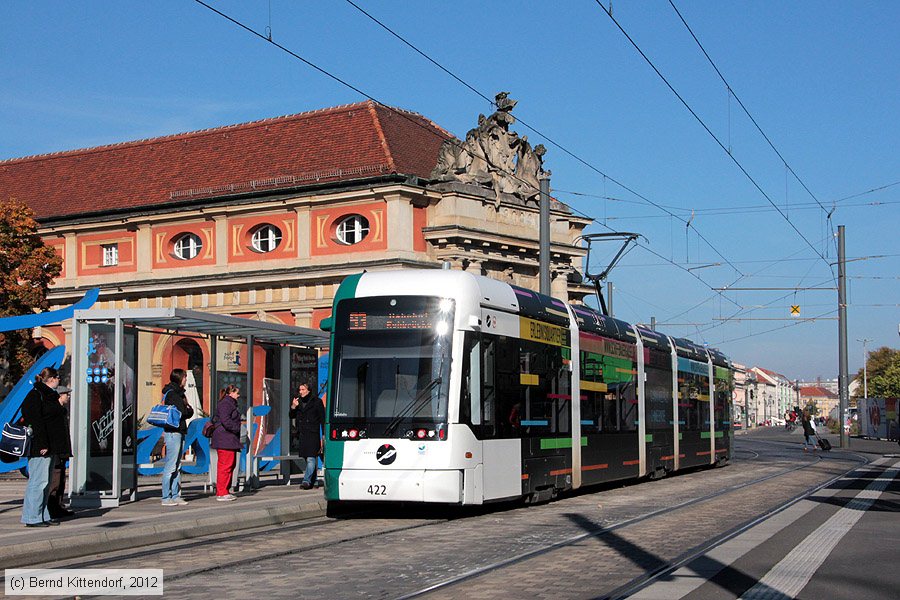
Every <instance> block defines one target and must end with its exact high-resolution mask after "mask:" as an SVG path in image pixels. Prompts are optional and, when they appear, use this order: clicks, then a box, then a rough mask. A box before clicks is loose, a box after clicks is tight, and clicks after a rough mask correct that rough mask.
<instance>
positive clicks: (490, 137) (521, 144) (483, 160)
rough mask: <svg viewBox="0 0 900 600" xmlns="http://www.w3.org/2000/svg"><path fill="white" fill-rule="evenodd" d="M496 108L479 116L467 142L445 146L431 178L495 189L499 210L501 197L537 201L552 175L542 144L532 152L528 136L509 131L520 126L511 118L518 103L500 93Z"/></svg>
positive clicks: (507, 95) (449, 142) (457, 141)
mask: <svg viewBox="0 0 900 600" xmlns="http://www.w3.org/2000/svg"><path fill="white" fill-rule="evenodd" d="M494 104H495V105H496V107H497V110H496V112H494V114H492V115H491V116H489V117H485V116H484V115H478V127H475V128H474V129H470V130H469V131H468V133H466V139H465V141H460V140H457V139H451V140H447V141H445V142H444V144H443V145H442V146H441V150H440V152H439V153H438V162H437V166H436V167H435V168H434V170H433V171H432V172H431V178H432V180H435V181H438V182H443V181H459V182H461V183H466V184H471V185H478V186H481V187H486V188H491V189H493V190H494V192H495V194H496V200H495V205H496V206H497V207H499V205H500V198H501V194H512V195H514V196H518V197H519V198H521V199H523V200H531V199H533V198H536V197H537V195H538V193H539V185H540V180H541V179H542V178H545V177H549V176H550V173H549V172H548V171H544V167H543V164H544V160H543V156H544V154H545V153H546V152H547V149H546V148H544V146H543V145H540V144H539V145H538V146H537V147H536V148H532V147H531V145H530V144H529V143H528V137H527V136H523V137H521V138H520V137H519V134H517V133H516V132H514V131H510V129H509V127H510V125H512V124H513V123H515V122H516V118H515V117H514V116H512V114H511V113H512V109H513V107H515V105H516V101H515V100H513V99H512V98H510V97H509V93H508V92H500V93H499V94H497V96H496V97H495V99H494Z"/></svg>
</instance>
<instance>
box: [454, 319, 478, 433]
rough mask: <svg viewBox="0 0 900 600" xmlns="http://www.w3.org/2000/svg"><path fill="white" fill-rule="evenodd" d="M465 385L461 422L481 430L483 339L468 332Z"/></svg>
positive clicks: (460, 405) (464, 356)
mask: <svg viewBox="0 0 900 600" xmlns="http://www.w3.org/2000/svg"><path fill="white" fill-rule="evenodd" d="M462 376H463V384H462V390H461V398H460V401H459V422H460V423H468V424H469V425H473V426H474V428H473V429H480V428H481V385H482V381H481V339H480V338H479V336H478V334H476V333H472V332H467V333H466V337H465V342H464V343H463V368H462Z"/></svg>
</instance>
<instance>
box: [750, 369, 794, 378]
mask: <svg viewBox="0 0 900 600" xmlns="http://www.w3.org/2000/svg"><path fill="white" fill-rule="evenodd" d="M754 368H755V369H758V370H760V371H762V372H763V373H765V374H766V375H768V376H769V377H781V378H782V379H787V377H785V376H784V375H782V374H781V373H776V372H775V371H770V370H769V369H763V368H762V367H754Z"/></svg>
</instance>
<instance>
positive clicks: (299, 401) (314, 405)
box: [288, 383, 325, 490]
mask: <svg viewBox="0 0 900 600" xmlns="http://www.w3.org/2000/svg"><path fill="white" fill-rule="evenodd" d="M298 391H299V395H298V396H297V397H296V398H294V399H292V400H291V409H290V411H289V412H288V414H289V415H290V417H291V418H292V419H294V422H295V423H296V426H297V435H298V436H299V438H300V456H302V457H303V458H305V459H306V470H305V472H304V473H303V482H302V483H301V484H300V487H302V488H303V489H304V490H308V489H310V488H313V487H315V485H316V479H317V477H318V471H319V455H320V454H321V453H322V448H323V446H324V444H325V438H324V436H323V434H322V427H324V425H325V407H324V406H322V401H321V400H319V399H318V398H316V397H315V396H314V395H313V394H311V393H310V391H309V385H308V384H306V383H301V384H300V386H299V390H298Z"/></svg>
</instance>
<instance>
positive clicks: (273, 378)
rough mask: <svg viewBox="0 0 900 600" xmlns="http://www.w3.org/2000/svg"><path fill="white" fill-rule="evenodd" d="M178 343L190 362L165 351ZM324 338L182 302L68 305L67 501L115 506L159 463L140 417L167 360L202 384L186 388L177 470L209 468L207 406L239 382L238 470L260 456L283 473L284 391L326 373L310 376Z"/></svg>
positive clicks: (287, 450) (254, 466) (151, 433)
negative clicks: (189, 411)
mask: <svg viewBox="0 0 900 600" xmlns="http://www.w3.org/2000/svg"><path fill="white" fill-rule="evenodd" d="M176 344H180V345H181V346H189V350H193V351H194V352H193V367H191V364H190V363H188V362H187V361H188V353H185V352H184V351H182V350H181V349H180V348H179V350H178V351H175V352H173V347H174V346H175V345H176ZM327 345H328V334H326V333H324V332H321V331H318V330H315V329H308V328H303V327H296V326H291V325H285V324H281V323H268V322H265V321H257V320H251V319H245V318H241V317H233V316H226V315H218V314H214V313H206V312H200V311H193V310H187V309H181V308H141V309H120V310H78V311H75V314H74V319H73V351H72V382H71V385H72V388H73V395H72V400H71V407H70V415H71V423H70V427H71V435H72V452H73V455H74V456H73V458H72V459H71V460H70V475H69V483H68V486H69V493H70V498H71V499H72V502H73V504H75V505H76V506H102V507H114V506H118V505H119V503H120V502H121V501H123V500H135V499H136V494H137V477H138V474H139V471H140V473H141V474H158V473H160V472H161V470H162V466H161V463H160V464H158V465H157V464H154V462H153V457H154V454H153V452H154V450H155V449H156V448H158V441H159V439H160V437H161V434H162V429H160V428H158V427H153V426H150V425H146V426H145V427H143V428H142V427H141V422H142V420H143V415H145V414H146V413H147V412H149V410H150V408H151V407H152V406H154V405H156V404H159V403H161V402H162V388H163V386H164V385H165V384H167V383H168V382H169V374H170V369H171V368H175V367H179V368H185V367H187V368H186V371H188V382H189V383H193V384H194V386H195V388H194V390H195V391H201V390H202V394H197V393H194V392H192V391H191V390H190V389H189V390H188V392H189V393H188V394H187V397H188V400H189V402H191V403H192V404H194V405H195V417H193V418H192V419H191V422H190V423H189V427H188V434H187V436H186V437H185V443H184V448H185V451H187V450H188V449H189V448H190V449H191V451H192V452H194V453H195V455H196V458H197V460H196V461H195V463H194V464H193V465H191V464H186V463H185V464H183V465H182V471H183V472H189V473H190V472H193V473H203V472H206V471H205V469H204V466H203V463H204V462H205V463H206V465H207V468H208V469H209V471H210V473H211V474H213V475H214V472H215V467H214V465H213V464H212V462H211V461H210V460H209V454H210V451H209V440H208V439H207V438H205V437H203V436H202V434H201V430H202V427H203V424H204V423H205V422H206V418H207V417H208V416H210V415H213V414H214V411H215V406H216V402H217V400H218V390H219V389H220V388H222V387H224V386H225V385H228V384H233V385H237V386H238V388H239V389H240V391H241V399H240V403H239V409H240V410H241V411H242V414H244V415H245V416H246V435H242V442H243V445H244V450H243V451H242V453H241V458H240V460H241V464H240V465H239V469H240V468H241V467H243V472H244V474H245V477H246V478H247V479H248V480H249V481H250V483H254V481H253V479H254V478H255V477H256V475H257V474H258V465H259V461H260V460H265V461H267V464H268V465H270V466H274V465H275V464H279V465H280V468H281V472H282V474H284V473H285V472H288V473H289V471H287V470H288V469H290V468H291V465H290V463H291V462H292V459H297V458H299V457H297V456H294V455H292V453H291V435H290V431H291V428H290V419H289V416H288V410H289V408H290V399H291V398H292V397H294V396H295V395H296V390H297V387H298V385H299V383H301V382H306V383H309V384H310V390H311V391H312V393H316V391H317V390H319V391H320V392H321V390H323V389H324V383H325V382H324V381H318V380H319V379H324V377H321V378H320V377H319V376H318V374H319V359H320V356H319V354H320V350H321V349H323V348H325V347H326V346H327ZM197 380H199V385H198V382H197ZM203 382H205V383H206V385H203ZM317 383H318V384H321V385H317ZM189 387H190V386H189ZM203 388H205V389H203ZM320 395H321V394H320ZM204 398H206V399H207V401H206V402H204V400H203V399H204ZM201 407H202V410H201V411H198V410H197V408H201ZM198 413H201V414H198ZM202 413H206V414H202ZM204 452H205V453H206V455H205V456H203V454H204ZM192 468H193V469H194V470H193V471H192V470H191V469H192ZM239 469H236V471H237V470H239ZM212 480H213V477H212V476H211V477H210V481H212Z"/></svg>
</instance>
